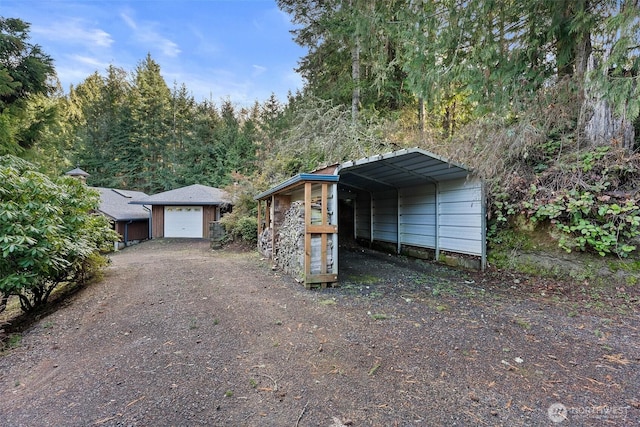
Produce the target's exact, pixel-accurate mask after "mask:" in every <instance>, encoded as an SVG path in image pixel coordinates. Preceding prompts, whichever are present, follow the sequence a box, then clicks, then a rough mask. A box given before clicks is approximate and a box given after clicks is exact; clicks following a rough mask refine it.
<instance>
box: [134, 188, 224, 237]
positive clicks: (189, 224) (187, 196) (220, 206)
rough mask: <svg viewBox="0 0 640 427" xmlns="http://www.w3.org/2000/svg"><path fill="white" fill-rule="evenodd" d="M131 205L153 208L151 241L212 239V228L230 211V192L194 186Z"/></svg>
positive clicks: (136, 201) (148, 197)
mask: <svg viewBox="0 0 640 427" xmlns="http://www.w3.org/2000/svg"><path fill="white" fill-rule="evenodd" d="M130 203H131V204H138V205H150V206H151V210H152V215H151V218H152V219H151V238H152V239H157V238H162V237H181V238H203V239H207V238H209V224H210V223H211V222H214V221H218V220H220V218H221V216H222V214H223V213H224V212H225V211H226V210H227V209H229V208H230V206H231V200H230V198H229V195H228V194H227V192H226V191H224V190H221V189H219V188H215V187H208V186H206V185H201V184H193V185H189V186H187V187H182V188H177V189H175V190H170V191H165V192H163V193H158V194H154V195H152V196H146V197H141V198H137V199H135V200H132V201H131V202H130Z"/></svg>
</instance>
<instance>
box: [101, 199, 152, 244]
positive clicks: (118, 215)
mask: <svg viewBox="0 0 640 427" xmlns="http://www.w3.org/2000/svg"><path fill="white" fill-rule="evenodd" d="M92 188H94V189H95V190H98V192H99V193H100V206H99V207H98V210H99V211H100V213H102V214H103V215H105V216H106V217H107V218H109V219H110V220H111V221H112V223H113V228H114V230H115V231H116V232H118V234H119V235H120V242H119V243H120V245H124V246H127V245H129V244H130V243H132V242H140V241H142V240H147V239H148V238H149V217H150V216H151V211H150V208H149V207H147V206H144V205H132V204H129V202H130V201H131V200H134V199H139V198H143V197H147V195H146V194H145V193H143V192H141V191H131V190H120V189H116V188H104V187H92Z"/></svg>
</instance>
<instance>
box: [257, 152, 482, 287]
mask: <svg viewBox="0 0 640 427" xmlns="http://www.w3.org/2000/svg"><path fill="white" fill-rule="evenodd" d="M256 200H257V201H258V207H259V209H258V212H259V214H258V215H259V221H258V223H259V243H258V244H259V249H260V251H261V252H262V253H263V254H264V255H265V256H267V257H269V258H272V259H273V261H274V264H275V265H277V266H279V267H281V268H282V269H284V270H285V271H286V272H288V273H289V274H292V275H293V276H294V277H296V278H297V279H299V280H301V281H303V282H304V283H305V285H306V286H307V287H311V286H313V285H315V284H316V283H320V284H322V285H324V284H327V283H335V282H337V281H338V248H337V244H338V227H339V229H340V233H341V235H340V240H343V239H344V238H350V239H352V240H354V241H356V242H360V243H365V244H368V245H370V246H374V245H376V246H381V247H385V248H391V249H392V250H393V251H394V252H396V253H398V254H407V255H411V256H420V257H428V256H429V255H430V254H431V255H432V256H433V258H435V259H437V260H442V259H444V258H445V256H449V255H454V256H455V255H458V254H461V255H462V257H463V258H464V257H469V258H471V259H472V260H473V259H476V260H477V263H473V262H472V263H470V264H475V265H477V267H478V268H481V269H484V268H485V266H486V207H485V197H484V186H483V182H482V180H481V179H479V178H478V177H477V176H475V175H474V174H473V172H472V171H470V170H469V169H468V168H466V167H464V166H463V165H459V164H456V163H454V162H451V161H448V160H447V159H444V158H442V157H439V156H437V155H435V154H433V153H429V152H427V151H425V150H422V149H419V148H412V149H406V150H399V151H394V152H390V153H386V154H381V155H376V156H371V157H366V158H363V159H359V160H355V161H350V162H345V163H342V164H339V165H336V166H334V167H332V168H328V169H325V170H323V171H321V173H314V174H301V175H298V176H296V177H293V178H291V179H289V180H287V181H285V182H283V183H281V184H279V185H277V186H276V187H273V188H272V189H270V190H268V191H266V192H264V193H261V194H259V195H257V196H256ZM263 204H264V206H263ZM318 208H320V209H321V211H320V213H319V215H318V214H315V215H314V211H317V209H318ZM292 209H295V210H298V211H302V213H301V214H300V215H301V218H300V219H298V222H299V223H303V224H304V229H303V230H304V231H303V236H304V238H305V244H304V245H303V246H301V245H300V244H299V243H298V244H296V245H295V246H292V245H291V243H290V242H289V241H290V240H291V237H290V236H289V233H290V232H289V231H288V230H289V228H290V227H289V226H287V224H288V223H290V222H292V220H291V218H292V217H294V216H295V215H296V214H295V213H294V212H292V211H291V210H292ZM339 210H340V212H338V211H339ZM325 211H326V213H325ZM316 223H317V224H316ZM316 225H323V226H324V227H323V228H318V230H322V231H323V232H324V233H327V234H326V237H325V238H323V237H321V236H322V234H318V233H316V232H315V231H314V226H316ZM298 233H299V232H298ZM314 234H318V237H320V239H324V240H326V241H327V242H332V244H331V245H330V246H327V247H324V246H323V244H322V243H320V246H319V249H318V250H316V249H315V247H314V245H313V244H311V243H310V242H312V241H313V235H314ZM307 236H308V237H309V238H310V239H309V238H308V237H307ZM307 240H309V243H307ZM324 240H321V242H322V241H324ZM288 252H293V254H289V253H288ZM324 253H327V254H329V253H330V254H331V258H327V259H325V258H323V256H324V255H323V254H324ZM283 255H286V256H284V259H283ZM314 259H319V260H321V261H322V263H321V264H320V266H321V267H322V266H323V265H325V263H326V265H327V267H326V269H323V270H321V271H315V270H314V268H313V262H312V261H313V260H314ZM294 261H295V262H294ZM292 263H293V264H296V263H297V264H298V266H294V267H295V268H292V267H291V265H290V264H292ZM299 265H301V267H300V266H299ZM329 266H330V269H329ZM296 269H297V270H296ZM300 269H302V271H303V274H298V273H296V271H299V270H300ZM327 274H329V276H327ZM317 275H319V277H320V278H321V279H322V280H323V281H321V282H318V281H317V279H316V277H315V276H317ZM329 279H331V280H329Z"/></svg>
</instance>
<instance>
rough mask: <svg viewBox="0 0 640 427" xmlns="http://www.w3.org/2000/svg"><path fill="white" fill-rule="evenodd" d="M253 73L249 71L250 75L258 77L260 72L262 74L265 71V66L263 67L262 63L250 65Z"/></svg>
mask: <svg viewBox="0 0 640 427" xmlns="http://www.w3.org/2000/svg"><path fill="white" fill-rule="evenodd" d="M252 67H253V73H251V77H258V76H259V75H260V74H264V73H265V72H266V71H267V67H263V66H262V65H255V64H254V65H252Z"/></svg>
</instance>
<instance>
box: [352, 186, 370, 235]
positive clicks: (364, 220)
mask: <svg viewBox="0 0 640 427" xmlns="http://www.w3.org/2000/svg"><path fill="white" fill-rule="evenodd" d="M355 217H356V218H355V220H356V237H357V238H359V239H367V240H370V239H371V196H369V193H364V192H360V193H358V197H357V198H356V207H355Z"/></svg>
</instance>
